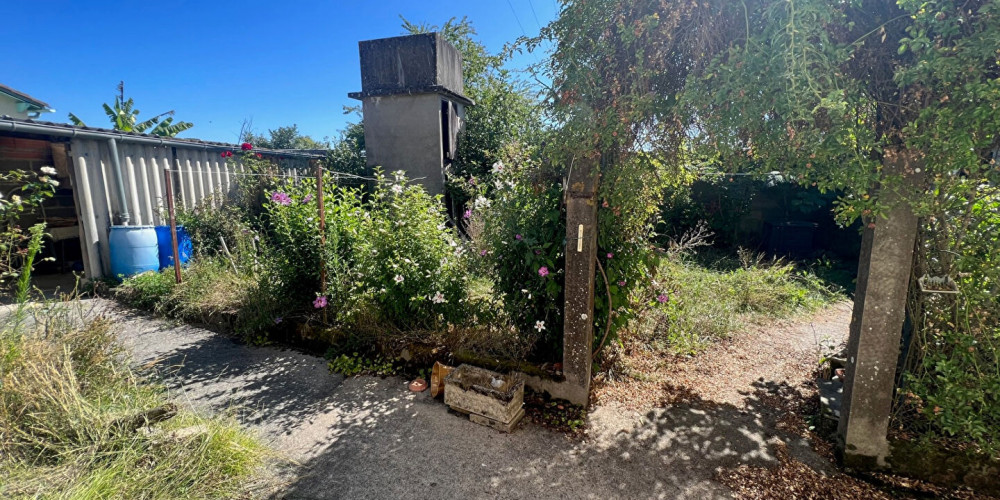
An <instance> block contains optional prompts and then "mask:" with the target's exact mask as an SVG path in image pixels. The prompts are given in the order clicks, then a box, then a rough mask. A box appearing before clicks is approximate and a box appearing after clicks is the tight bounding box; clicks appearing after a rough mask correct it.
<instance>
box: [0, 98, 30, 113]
mask: <svg viewBox="0 0 1000 500" xmlns="http://www.w3.org/2000/svg"><path fill="white" fill-rule="evenodd" d="M19 102H20V101H18V100H17V99H14V98H13V97H11V96H9V95H7V94H0V116H3V115H8V116H10V117H11V118H21V119H26V118H28V113H27V112H20V111H18V110H17V103H19Z"/></svg>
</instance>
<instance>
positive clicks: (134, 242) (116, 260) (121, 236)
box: [108, 226, 160, 278]
mask: <svg viewBox="0 0 1000 500" xmlns="http://www.w3.org/2000/svg"><path fill="white" fill-rule="evenodd" d="M108 244H109V245H110V246H111V275H112V276H114V277H116V278H120V277H125V278H127V277H129V276H133V275H136V274H139V273H143V272H146V271H156V270H158V269H159V268H160V257H159V255H158V253H157V243H156V230H155V229H153V226H111V236H110V237H109V238H108Z"/></svg>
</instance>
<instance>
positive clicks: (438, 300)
mask: <svg viewBox="0 0 1000 500" xmlns="http://www.w3.org/2000/svg"><path fill="white" fill-rule="evenodd" d="M431 302H433V303H435V304H444V303H445V302H448V301H447V300H446V299H445V298H444V294H443V293H441V292H440V291H438V292H434V296H433V297H431Z"/></svg>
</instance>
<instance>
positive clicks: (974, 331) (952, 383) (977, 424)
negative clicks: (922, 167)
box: [897, 186, 1000, 454]
mask: <svg viewBox="0 0 1000 500" xmlns="http://www.w3.org/2000/svg"><path fill="white" fill-rule="evenodd" d="M975 200H976V201H975V202H973V203H970V204H969V205H967V206H965V207H957V208H955V209H952V210H950V211H948V212H945V213H944V214H943V215H942V216H940V217H931V218H929V219H928V220H927V223H926V224H925V225H924V227H923V233H924V235H925V238H924V240H925V241H926V243H925V249H924V253H925V255H924V256H923V258H918V263H917V272H918V275H923V274H927V275H930V276H953V277H954V279H955V280H956V281H957V282H958V286H959V291H960V295H958V296H949V295H942V294H932V293H923V294H921V293H919V292H915V294H914V295H915V296H914V297H912V298H911V300H910V308H911V311H912V313H913V314H912V317H914V318H915V321H914V323H915V324H914V330H915V334H914V337H913V342H912V344H911V345H910V348H909V353H908V354H909V355H908V359H907V364H906V374H905V382H904V386H903V388H904V394H903V397H902V398H901V401H900V402H899V403H900V404H899V405H898V408H897V419H898V420H899V421H900V422H901V423H902V424H904V425H906V426H907V427H908V428H910V429H914V430H919V431H921V432H923V433H924V434H925V435H927V436H934V437H943V438H947V439H960V440H968V441H972V442H974V443H976V444H977V445H978V446H980V447H981V448H982V449H984V450H985V451H987V452H989V453H993V454H996V453H998V452H1000V448H998V445H997V443H1000V399H998V397H997V395H998V394H1000V393H998V392H997V390H998V388H1000V301H998V300H997V297H998V296H1000V262H998V259H1000V252H997V248H998V245H1000V191H998V189H997V188H996V187H989V186H980V188H979V189H977V190H976V192H975ZM955 221H961V222H960V223H957V224H956V223H955Z"/></svg>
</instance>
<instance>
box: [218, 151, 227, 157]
mask: <svg viewBox="0 0 1000 500" xmlns="http://www.w3.org/2000/svg"><path fill="white" fill-rule="evenodd" d="M228 152H229V151H223V152H222V153H220V154H219V156H221V157H223V158H225V157H226V153H228Z"/></svg>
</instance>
